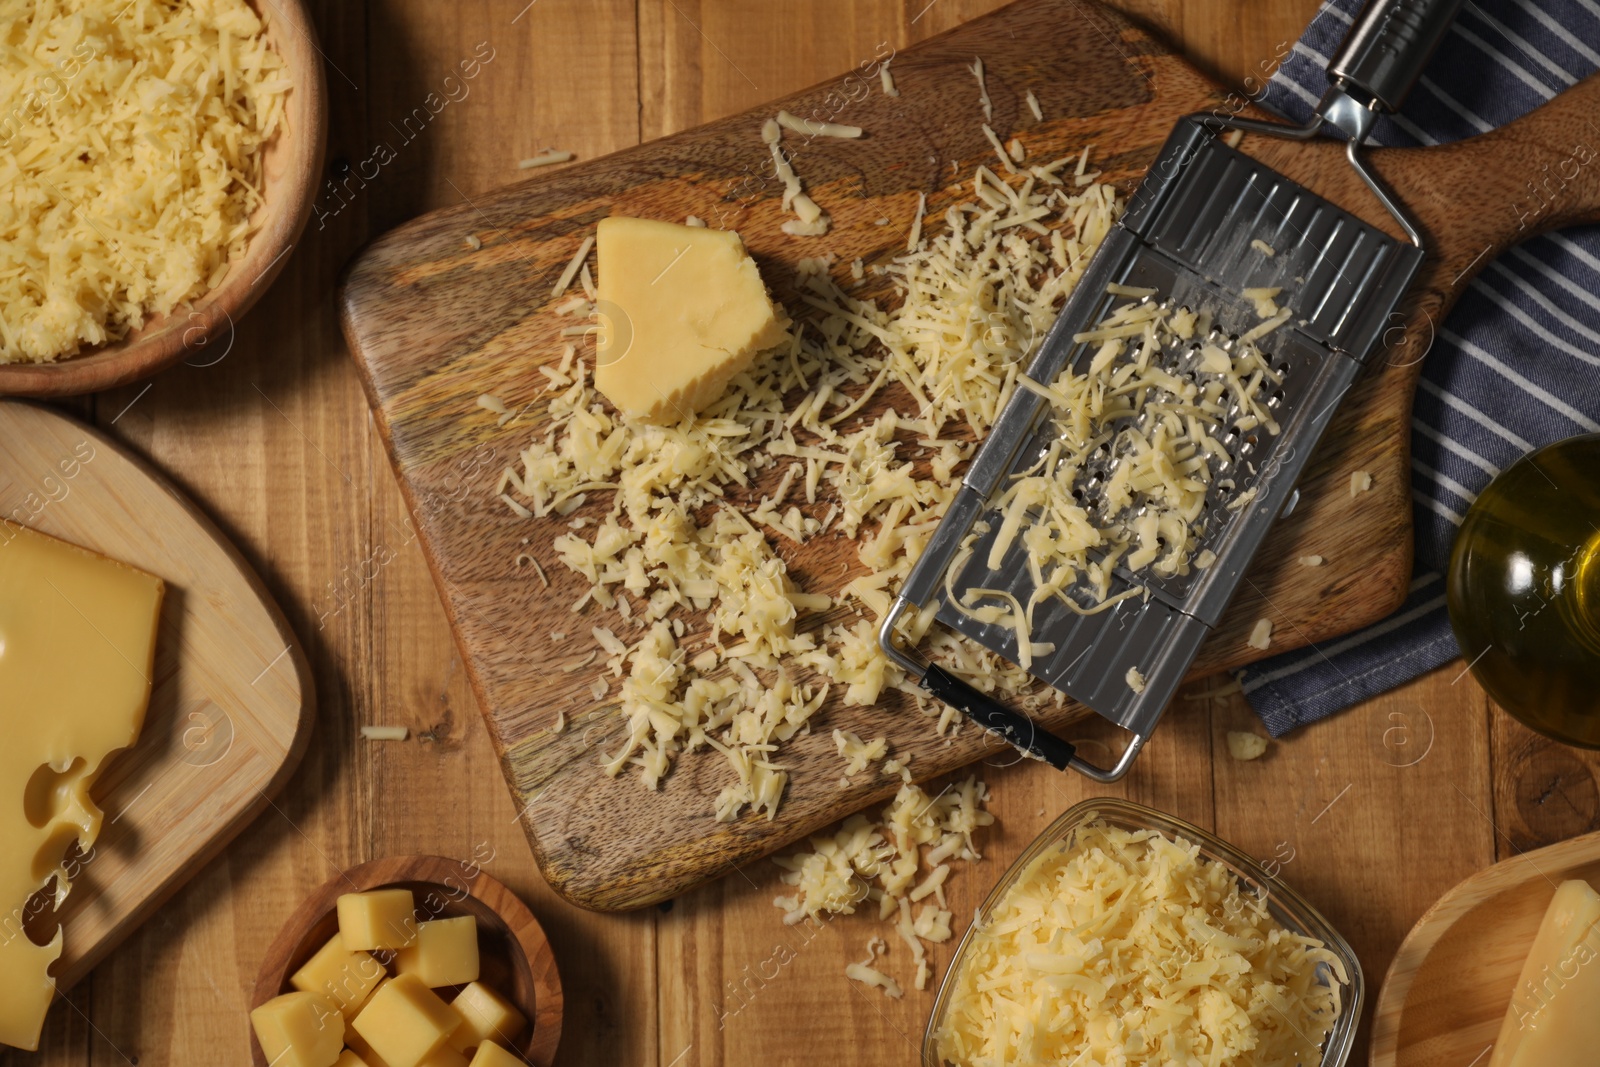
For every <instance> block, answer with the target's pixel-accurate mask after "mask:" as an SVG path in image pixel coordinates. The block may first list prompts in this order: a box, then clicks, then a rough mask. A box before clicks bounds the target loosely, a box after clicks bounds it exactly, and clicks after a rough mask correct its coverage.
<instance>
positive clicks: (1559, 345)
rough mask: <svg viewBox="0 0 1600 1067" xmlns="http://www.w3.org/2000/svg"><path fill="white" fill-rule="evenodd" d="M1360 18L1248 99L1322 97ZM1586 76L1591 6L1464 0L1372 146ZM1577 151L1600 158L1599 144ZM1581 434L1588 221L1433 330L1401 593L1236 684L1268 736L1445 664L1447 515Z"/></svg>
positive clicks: (1454, 132)
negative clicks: (1394, 603) (1393, 604)
mask: <svg viewBox="0 0 1600 1067" xmlns="http://www.w3.org/2000/svg"><path fill="white" fill-rule="evenodd" d="M1360 7H1361V0H1329V2H1327V3H1325V4H1324V5H1323V7H1322V9H1321V10H1320V11H1319V12H1318V13H1317V16H1316V17H1315V18H1314V19H1313V20H1312V22H1311V25H1310V26H1309V27H1307V29H1306V32H1305V36H1303V37H1302V38H1301V39H1300V41H1299V42H1298V43H1296V44H1295V46H1294V49H1293V51H1292V52H1291V53H1290V54H1289V55H1288V56H1287V57H1286V58H1285V60H1284V62H1283V65H1282V66H1281V67H1280V68H1279V69H1278V71H1277V72H1276V74H1274V76H1273V77H1272V79H1271V81H1270V82H1269V83H1268V84H1267V87H1266V89H1265V91H1264V92H1263V94H1262V100H1261V102H1262V103H1263V104H1265V105H1266V106H1268V107H1270V108H1272V109H1273V110H1276V111H1278V112H1279V113H1281V114H1283V115H1284V116H1286V117H1288V118H1291V119H1293V120H1295V121H1304V120H1305V119H1307V118H1309V117H1310V115H1311V111H1312V108H1313V106H1314V105H1315V104H1316V102H1317V101H1318V100H1319V99H1320V98H1321V96H1322V93H1323V91H1324V90H1325V89H1326V88H1327V85H1328V80H1327V74H1326V69H1327V65H1328V57H1329V56H1330V55H1332V54H1333V53H1334V52H1335V51H1337V50H1338V48H1339V45H1340V43H1341V42H1342V41H1343V40H1344V37H1345V34H1346V33H1347V32H1348V31H1349V29H1350V24H1351V19H1352V17H1353V16H1354V15H1355V14H1357V13H1358V12H1359V10H1360ZM1597 68H1600V0H1467V3H1466V5H1465V6H1464V7H1463V9H1462V12H1461V14H1460V16H1459V17H1458V18H1457V20H1456V23H1455V25H1454V27H1453V28H1452V29H1451V30H1450V33H1449V35H1448V36H1447V37H1446V38H1445V40H1444V43H1443V44H1442V45H1441V46H1440V48H1439V51H1438V52H1437V53H1436V54H1435V56H1434V58H1433V61H1432V63H1430V64H1429V66H1428V70H1427V73H1426V74H1425V75H1424V76H1423V77H1422V79H1421V81H1420V82H1419V83H1418V85H1417V87H1416V88H1415V89H1414V90H1413V91H1412V93H1411V96H1410V98H1409V99H1408V100H1407V101H1406V105H1405V108H1404V110H1403V111H1402V113H1401V114H1399V115H1396V116H1394V117H1392V118H1385V119H1382V120H1380V121H1379V123H1378V125H1377V128H1376V130H1375V132H1374V136H1373V138H1372V140H1373V141H1374V142H1375V143H1377V144H1383V145H1432V144H1442V143H1445V142H1449V141H1455V140H1460V139H1461V138H1463V137H1470V136H1472V135H1474V134H1478V133H1483V132H1485V131H1487V130H1490V129H1493V128H1494V127H1496V126H1499V125H1501V124H1502V123H1506V122H1509V121H1511V120H1512V119H1514V118H1516V117H1518V116H1519V115H1522V114H1525V113H1526V112H1528V111H1531V110H1532V109H1533V108H1535V107H1537V106H1538V105H1540V104H1542V103H1544V102H1545V101H1546V100H1549V99H1550V98H1551V97H1552V96H1554V95H1555V94H1556V93H1558V92H1560V91H1561V90H1562V89H1565V88H1567V87H1568V86H1570V85H1573V84H1575V83H1576V82H1578V81H1579V80H1580V79H1582V78H1584V77H1585V76H1587V75H1588V74H1590V73H1591V72H1593V71H1594V70H1596V69H1597ZM1597 121H1600V117H1597ZM1591 147H1593V148H1595V149H1597V150H1600V133H1597V136H1596V138H1595V142H1594V144H1593V145H1592V146H1591ZM1399 192H1400V194H1401V196H1402V197H1404V194H1405V190H1403V189H1402V190H1399ZM1596 430H1600V226H1590V227H1584V228H1581V229H1572V230H1565V231H1562V232H1559V233H1553V234H1548V235H1546V236H1544V237H1538V238H1535V239H1534V240H1532V241H1528V242H1527V243H1525V244H1522V245H1519V246H1517V247H1516V248H1513V249H1511V250H1510V251H1509V252H1507V253H1506V254H1505V255H1503V256H1501V257H1500V258H1499V259H1497V260H1495V261H1493V262H1491V263H1489V264H1488V265H1487V266H1486V267H1485V268H1484V269H1483V271H1482V272H1481V273H1480V274H1479V275H1478V277H1477V279H1476V280H1474V281H1473V282H1472V283H1471V285H1470V286H1469V287H1468V289H1467V291H1466V292H1465V293H1463V294H1462V296H1461V299H1460V302H1459V303H1458V304H1457V305H1456V307H1455V309H1454V310H1453V311H1451V313H1450V315H1449V317H1448V318H1447V319H1446V320H1445V321H1444V323H1442V324H1441V327H1440V330H1439V333H1438V335H1437V339H1436V340H1435V342H1434V345H1433V348H1432V349H1431V350H1430V351H1429V353H1428V356H1427V360H1426V362H1425V364H1424V367H1423V375H1422V380H1421V383H1420V385H1419V387H1418V390H1417V398H1416V407H1415V410H1414V412H1413V416H1412V420H1411V431H1412V432H1411V495H1412V498H1413V500H1414V501H1415V517H1416V570H1415V574H1414V577H1413V578H1412V581H1411V588H1410V592H1409V594H1408V595H1407V597H1406V601H1405V603H1404V604H1403V605H1402V606H1401V608H1400V610H1399V611H1397V612H1396V613H1395V614H1394V615H1391V616H1390V617H1389V618H1387V619H1385V620H1383V621H1382V622H1380V623H1377V624H1376V625H1373V626H1370V627H1368V628H1367V629H1365V630H1361V631H1358V632H1356V633H1353V634H1351V635H1349V636H1348V637H1345V638H1342V639H1340V640H1337V641H1331V642H1327V643H1324V644H1321V645H1318V646H1313V647H1311V648H1306V649H1302V650H1300V651H1297V652H1291V653H1287V654H1285V655H1281V656H1275V657H1273V658H1271V659H1268V660H1264V661H1262V662H1260V663H1257V664H1255V665H1254V666H1252V667H1249V668H1246V669H1245V670H1242V671H1240V672H1239V680H1240V682H1241V683H1242V684H1243V686H1244V692H1245V695H1246V697H1247V698H1248V699H1249V701H1250V703H1251V706H1253V707H1254V708H1255V710H1256V712H1257V713H1258V714H1259V715H1260V716H1261V718H1262V720H1263V721H1264V722H1265V723H1266V726H1267V728H1268V729H1269V730H1270V731H1271V732H1272V734H1273V736H1279V735H1282V734H1283V733H1285V732H1287V731H1289V730H1291V729H1293V728H1294V727H1296V726H1299V725H1300V724H1302V723H1307V722H1313V721H1315V720H1317V719H1320V718H1323V717H1324V716H1327V715H1331V714H1332V713H1334V712H1336V711H1339V710H1340V709H1342V708H1346V707H1349V706H1350V705H1351V704H1354V703H1356V702H1358V701H1361V700H1364V699H1366V698H1368V697H1371V696H1374V695H1375V694H1378V693H1381V692H1383V691H1385V690H1387V689H1391V688H1393V687H1394V686H1397V685H1400V684H1402V683H1404V682H1407V681H1409V680H1411V679H1412V678H1415V677H1416V676H1418V675H1419V674H1422V673H1424V672H1426V671H1429V670H1432V669H1434V668H1435V667H1438V666H1440V665H1442V664H1444V663H1446V662H1448V661H1450V660H1452V659H1454V658H1456V656H1457V655H1458V654H1459V651H1458V649H1457V647H1456V642H1455V638H1454V637H1453V636H1452V635H1451V633H1450V622H1449V619H1448V617H1447V614H1446V611H1445V592H1444V577H1443V574H1442V572H1443V570H1444V568H1445V567H1446V565H1447V564H1448V562H1449V558H1450V544H1451V541H1452V540H1453V539H1454V537H1455V532H1456V528H1457V527H1458V526H1459V525H1460V524H1461V516H1462V514H1463V513H1464V512H1465V511H1466V510H1467V508H1468V507H1469V506H1470V505H1471V503H1472V501H1473V500H1474V499H1475V498H1476V495H1477V493H1478V491H1479V490H1481V489H1482V488H1483V487H1484V486H1485V485H1486V484H1488V482H1489V479H1490V478H1492V477H1493V476H1494V475H1495V474H1496V473H1498V472H1499V471H1501V470H1503V469H1504V468H1505V467H1506V466H1508V465H1509V464H1511V463H1512V462H1513V461H1515V460H1516V459H1517V458H1518V457H1520V456H1521V455H1522V454H1523V453H1525V452H1527V451H1529V450H1530V449H1533V448H1537V447H1539V446H1540V445H1544V444H1548V443H1550V442H1551V441H1557V440H1560V439H1561V438H1563V437H1570V436H1572V435H1573V434H1579V433H1586V432H1593V431H1596Z"/></svg>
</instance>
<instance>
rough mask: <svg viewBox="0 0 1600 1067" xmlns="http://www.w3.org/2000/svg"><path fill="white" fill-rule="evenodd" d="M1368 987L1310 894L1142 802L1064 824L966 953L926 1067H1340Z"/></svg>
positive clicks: (1012, 881)
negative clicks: (1175, 1066)
mask: <svg viewBox="0 0 1600 1067" xmlns="http://www.w3.org/2000/svg"><path fill="white" fill-rule="evenodd" d="M1363 995H1364V981H1363V978H1362V973H1361V964H1360V963H1359V962H1358V961H1357V959H1356V956H1355V952H1354V951H1353V950H1352V949H1351V948H1350V945H1349V943H1348V942H1346V941H1345V939H1344V938H1343V937H1341V936H1340V935H1339V933H1338V931H1336V930H1335V929H1334V928H1333V927H1332V926H1331V925H1330V924H1329V923H1328V920H1327V919H1325V918H1323V917H1322V915H1321V914H1319V913H1318V912H1317V910H1316V909H1315V908H1313V907H1312V906H1311V905H1310V904H1308V903H1307V902H1306V901H1305V900H1304V899H1303V898H1301V897H1300V895H1299V894H1297V893H1296V892H1294V890H1292V889H1290V888H1289V887H1288V886H1286V885H1284V884H1283V883H1282V882H1280V881H1278V880H1277V879H1276V878H1274V877H1273V876H1272V875H1271V874H1269V873H1268V872H1267V870H1266V869H1264V868H1263V867H1262V866H1261V865H1260V864H1259V863H1257V862H1256V861H1255V860H1253V859H1251V858H1250V857H1249V856H1246V855H1245V854H1244V853H1242V852H1240V851H1239V850H1238V849H1236V848H1234V847H1233V846H1232V845H1229V844H1228V843H1227V842H1225V841H1222V840H1221V839H1219V838H1218V837H1216V836H1215V835H1213V834H1210V833H1208V832H1206V831H1205V830H1202V829H1200V828H1199V827H1197V826H1193V825H1190V824H1189V823H1186V822H1184V821H1183V820H1181V819H1177V818H1174V817H1173V816H1170V815H1165V814H1163V813H1161V812H1159V811H1156V810H1154V809H1152V808H1147V807H1144V806H1143V805H1140V804H1134V803H1132V802H1130V801H1125V800H1117V799H1112V798H1105V797H1102V798H1099V799H1095V800H1090V801H1085V802H1084V803H1082V804H1078V805H1077V806H1075V807H1073V808H1071V809H1070V810H1068V811H1067V812H1066V813H1065V814H1063V815H1062V816H1061V817H1060V818H1058V819H1057V820H1056V821H1055V822H1054V823H1052V824H1051V825H1050V826H1049V827H1048V828H1047V829H1046V830H1045V831H1044V832H1043V833H1041V834H1040V835H1039V837H1038V838H1037V839H1036V840H1035V841H1034V842H1033V844H1031V845H1030V846H1029V847H1028V848H1027V850H1026V851H1024V852H1023V853H1022V855H1021V856H1019V857H1017V860H1016V862H1014V863H1013V864H1012V865H1011V867H1010V869H1009V870H1007V871H1006V873H1005V874H1004V876H1002V877H1001V879H1000V881H999V884H997V885H996V886H995V888H994V889H993V891H991V892H990V894H989V896H988V898H987V899H985V900H984V902H983V904H982V906H981V907H980V908H979V909H978V913H977V915H976V916H975V917H974V920H973V924H972V926H971V927H970V928H969V929H968V930H967V933H966V936H964V937H963V938H962V940H961V943H960V945H959V946H958V947H957V948H956V952H955V956H954V958H953V959H952V960H951V963H950V967H949V969H948V970H947V971H946V972H945V977H944V982H943V983H942V984H941V986H940V988H939V997H938V1000H937V1001H936V1002H935V1003H934V1007H933V1015H932V1017H931V1018H930V1020H929V1022H928V1030H927V1033H926V1035H925V1036H924V1037H923V1042H922V1062H923V1065H924V1067H998V1065H1000V1064H1007V1065H1018V1067H1020V1065H1026V1064H1060V1065H1062V1067H1100V1065H1104V1064H1109V1063H1115V1064H1119V1065H1123V1067H1145V1065H1150V1067H1155V1065H1157V1064H1163V1065H1164V1064H1170V1063H1199V1064H1207V1065H1216V1067H1342V1065H1343V1064H1344V1063H1345V1062H1346V1060H1347V1059H1348V1058H1349V1056H1350V1050H1351V1047H1352V1045H1353V1044H1354V1042H1355V1034H1356V1024H1357V1022H1358V1020H1359V1019H1360V1017H1361V1004H1362V1000H1363Z"/></svg>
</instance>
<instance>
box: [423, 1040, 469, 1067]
mask: <svg viewBox="0 0 1600 1067" xmlns="http://www.w3.org/2000/svg"><path fill="white" fill-rule="evenodd" d="M417 1067H467V1057H466V1055H465V1054H464V1053H462V1052H458V1051H457V1050H456V1049H454V1048H451V1047H450V1045H448V1044H444V1045H440V1046H439V1047H438V1048H436V1049H434V1050H433V1052H432V1053H431V1054H430V1055H429V1056H428V1058H427V1059H425V1060H423V1061H422V1062H421V1063H420V1064H418V1065H417Z"/></svg>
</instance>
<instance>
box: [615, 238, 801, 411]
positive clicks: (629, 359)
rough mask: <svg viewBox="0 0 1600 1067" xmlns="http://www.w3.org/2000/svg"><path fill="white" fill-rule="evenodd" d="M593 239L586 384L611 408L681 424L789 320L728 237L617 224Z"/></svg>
mask: <svg viewBox="0 0 1600 1067" xmlns="http://www.w3.org/2000/svg"><path fill="white" fill-rule="evenodd" d="M596 242H597V244H598V255H599V266H600V282H599V292H598V294H597V297H598V299H597V301H596V310H597V313H598V314H599V316H600V319H601V331H600V335H599V338H598V342H597V345H596V352H595V364H596V365H595V372H594V384H595V388H597V389H599V390H600V392H602V393H604V394H605V396H606V398H607V399H608V400H610V401H611V403H612V404H614V405H616V407H617V409H618V410H619V411H622V412H624V413H625V414H628V415H632V416H635V417H638V418H641V419H646V420H648V421H651V422H677V421H678V420H680V419H684V418H687V417H689V416H691V415H693V414H694V413H695V412H697V411H699V410H700V409H701V408H703V407H705V406H706V405H707V404H709V403H711V402H712V401H713V400H715V399H717V397H719V396H721V395H722V392H723V390H724V389H725V388H726V387H727V385H728V382H729V381H731V380H732V379H733V377H734V376H735V375H736V374H739V373H740V372H741V371H743V370H745V369H746V368H747V367H749V366H750V363H751V361H752V360H753V359H754V358H755V355H756V353H757V352H760V351H761V350H762V349H766V348H771V347H773V346H774V345H776V344H778V343H779V342H780V341H781V340H783V337H784V335H785V331H786V330H787V328H788V321H787V319H786V317H785V316H784V315H783V314H782V313H781V312H780V311H779V309H778V308H777V307H776V306H775V305H774V304H773V302H772V299H771V298H770V297H769V296H768V295H767V290H766V287H765V286H763V285H762V284H761V272H760V271H759V270H758V269H757V268H756V263H755V260H753V259H751V258H750V256H749V254H748V253H747V252H746V251H745V248H744V242H743V241H741V240H740V239H739V235H738V234H736V233H734V232H732V231H731V230H713V229H709V228H706V227H702V226H683V225H680V224H678V223H675V222H661V221H659V220H655V219H631V218H621V217H615V218H608V219H601V220H600V224H599V226H598V227H597V233H596Z"/></svg>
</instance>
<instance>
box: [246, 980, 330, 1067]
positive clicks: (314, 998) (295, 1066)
mask: <svg viewBox="0 0 1600 1067" xmlns="http://www.w3.org/2000/svg"><path fill="white" fill-rule="evenodd" d="M250 1025H251V1026H252V1027H253V1028H254V1029H255V1032H256V1040H257V1041H259V1042H261V1051H262V1052H263V1053H264V1054H265V1055H266V1057H267V1062H268V1063H271V1064H272V1065H273V1067H333V1065H334V1063H335V1062H337V1061H338V1059H339V1054H340V1053H341V1052H342V1051H343V1050H344V1016H343V1015H341V1014H340V1013H339V1006H338V1005H337V1004H335V1003H334V1002H333V1001H332V1000H329V999H328V998H327V997H324V996H321V995H320V994H317V993H302V992H295V993H285V994H283V995H282V996H279V997H273V998H272V999H271V1000H269V1001H267V1002H266V1003H265V1004H263V1005H261V1006H260V1007H259V1008H257V1009H255V1010H254V1011H252V1012H251V1013H250Z"/></svg>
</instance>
